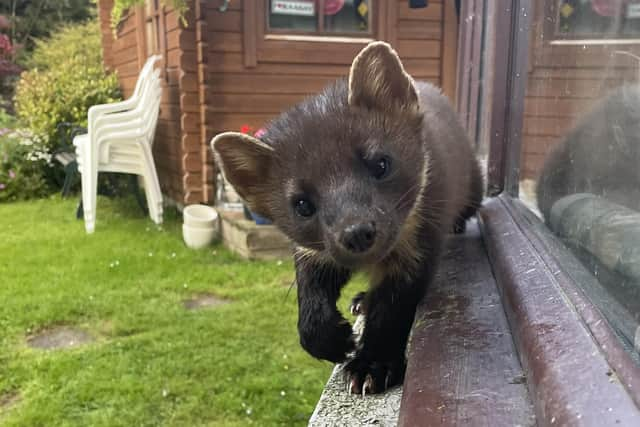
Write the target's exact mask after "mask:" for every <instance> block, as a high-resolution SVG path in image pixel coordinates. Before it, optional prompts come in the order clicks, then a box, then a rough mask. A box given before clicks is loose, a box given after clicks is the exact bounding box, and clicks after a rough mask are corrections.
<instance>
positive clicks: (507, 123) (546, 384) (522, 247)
mask: <svg viewBox="0 0 640 427" xmlns="http://www.w3.org/2000/svg"><path fill="white" fill-rule="evenodd" d="M487 1H490V0H487ZM533 5H534V1H533V0H514V1H513V2H511V4H510V6H511V7H510V8H505V7H503V8H498V9H496V11H495V12H496V14H495V16H492V17H491V18H490V19H489V21H488V22H490V24H491V25H493V26H496V27H498V28H502V29H503V30H502V31H500V32H497V33H496V34H495V37H494V39H493V40H491V42H490V43H489V44H490V45H492V46H493V49H494V52H493V59H492V63H491V64H489V65H488V66H489V68H490V69H489V71H488V72H485V75H489V76H492V77H491V79H492V82H491V84H492V94H491V99H490V101H489V102H488V103H489V104H490V105H488V108H489V109H490V117H491V120H490V124H489V126H490V131H489V132H488V135H490V140H489V156H488V165H487V170H488V189H489V195H490V196H491V197H490V198H489V199H487V200H485V203H484V205H483V207H482V208H481V210H480V213H479V221H480V225H481V230H482V235H483V239H484V242H485V246H486V248H487V253H488V256H489V259H490V262H491V265H492V269H493V273H494V276H495V278H496V281H497V283H498V287H499V290H500V294H501V300H502V305H503V307H504V309H505V312H506V313H507V318H508V320H509V324H510V328H511V331H512V335H513V338H514V343H515V345H516V348H517V350H518V355H519V358H520V362H521V364H522V366H523V368H524V370H525V372H526V373H527V377H528V379H527V387H528V388H529V392H530V396H531V398H532V400H533V404H534V408H535V412H536V416H537V422H538V424H539V425H551V424H553V423H555V422H559V423H560V424H567V425H574V424H575V425H582V423H581V422H580V421H578V419H576V408H579V410H580V411H583V412H581V417H584V418H583V419H584V420H588V421H595V420H597V419H602V420H604V419H607V418H606V417H607V416H606V415H603V414H607V413H617V414H624V415H625V416H627V415H629V416H630V417H632V418H633V417H636V418H634V419H640V418H638V417H640V364H639V363H638V359H639V358H638V357H637V356H638V355H636V354H634V353H633V352H631V351H628V350H629V348H628V347H626V346H625V344H624V342H623V341H622V340H620V339H619V335H618V334H617V332H616V331H615V329H614V328H613V327H612V326H611V324H609V322H608V321H607V319H606V317H605V315H603V312H602V311H601V310H600V309H599V308H598V307H597V306H596V305H595V304H594V303H593V302H592V301H591V299H590V297H589V295H587V294H586V292H585V291H584V290H583V287H582V286H581V284H582V283H585V280H595V279H593V278H592V275H591V274H590V273H589V272H588V271H587V270H586V269H585V268H584V267H583V266H582V264H580V262H579V261H578V260H577V259H575V257H573V255H572V254H571V252H570V251H569V250H568V249H567V248H566V247H565V246H564V244H562V242H561V241H560V240H559V239H557V237H556V236H554V235H553V234H552V233H551V232H550V231H549V230H548V229H547V228H546V227H545V226H544V224H543V223H542V222H541V221H540V219H539V218H538V217H537V216H535V215H534V214H533V213H531V212H530V211H529V210H528V208H526V207H525V206H524V204H522V203H521V202H520V201H519V199H518V191H519V171H520V151H521V145H522V144H521V138H522V135H521V129H522V124H523V113H524V103H525V98H524V95H525V89H526V85H527V76H528V62H529V61H530V60H531V52H529V49H530V46H531V44H530V37H531V26H532V15H533V12H534V10H533ZM464 25H469V24H468V23H466V22H465V20H462V21H461V26H464ZM461 31H462V29H461ZM458 69H459V70H461V69H464V64H461V66H460V67H459V68H458ZM459 72H460V71H459ZM577 277H579V278H580V279H579V280H580V282H578V281H577V279H576V278H577ZM590 278H591V279H590ZM560 319H562V320H560ZM542 327H546V328H548V329H545V330H544V331H543V330H542V329H541V328H542ZM586 348H590V349H591V351H589V352H588V353H585V352H584V350H585V349H586ZM567 361H571V366H569V367H568V365H567V364H566V362H567ZM563 363H564V364H563ZM611 378H615V379H616V381H611ZM601 393H606V397H607V398H608V397H609V396H610V394H609V393H613V394H615V395H616V396H617V398H616V400H615V401H614V402H613V403H612V405H611V406H609V407H608V408H603V407H602V404H601V402H602V401H604V400H607V399H604V398H603V395H602V394H601ZM608 400H609V401H610V399H608ZM558 402H562V405H558ZM604 424H607V422H605V421H603V425H604Z"/></svg>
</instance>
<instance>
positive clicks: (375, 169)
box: [369, 156, 391, 179]
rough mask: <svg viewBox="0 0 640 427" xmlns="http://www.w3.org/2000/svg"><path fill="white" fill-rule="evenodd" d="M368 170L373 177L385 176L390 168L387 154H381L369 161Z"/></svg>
mask: <svg viewBox="0 0 640 427" xmlns="http://www.w3.org/2000/svg"><path fill="white" fill-rule="evenodd" d="M369 170H370V171H371V175H372V176H373V177H374V178H375V179H383V178H386V177H387V176H388V175H389V171H390V170H391V160H390V159H389V158H388V157H387V156H382V157H380V158H378V159H376V160H374V161H372V162H371V163H369Z"/></svg>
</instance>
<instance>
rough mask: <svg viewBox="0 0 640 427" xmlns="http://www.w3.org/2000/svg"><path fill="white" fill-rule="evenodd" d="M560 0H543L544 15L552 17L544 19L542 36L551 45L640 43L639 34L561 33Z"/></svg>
mask: <svg viewBox="0 0 640 427" xmlns="http://www.w3.org/2000/svg"><path fill="white" fill-rule="evenodd" d="M559 1H560V0H544V12H543V13H544V16H553V17H554V19H552V20H548V19H544V20H543V21H544V24H543V26H542V33H543V35H542V38H543V39H544V40H545V41H547V42H549V44H552V45H565V46H572V45H576V46H577V45H580V46H582V45H611V44H613V45H629V44H632V45H635V44H640V34H636V35H630V36H624V35H623V34H619V35H616V36H615V37H603V35H602V34H598V33H580V34H563V33H561V32H560V31H559V30H558V26H559V25H560V20H559V19H558V14H559V10H558V3H559Z"/></svg>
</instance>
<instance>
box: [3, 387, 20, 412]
mask: <svg viewBox="0 0 640 427" xmlns="http://www.w3.org/2000/svg"><path fill="white" fill-rule="evenodd" d="M18 402H20V393H18V392H17V391H9V392H6V393H1V394H0V413H2V412H4V411H8V410H9V409H11V408H12V407H13V406H15V405H16V404H18Z"/></svg>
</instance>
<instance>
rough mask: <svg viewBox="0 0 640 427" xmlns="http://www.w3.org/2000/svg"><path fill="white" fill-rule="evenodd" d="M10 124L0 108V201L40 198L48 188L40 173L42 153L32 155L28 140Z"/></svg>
mask: <svg viewBox="0 0 640 427" xmlns="http://www.w3.org/2000/svg"><path fill="white" fill-rule="evenodd" d="M14 126H15V121H14V120H13V119H12V118H11V117H10V116H9V115H8V114H6V113H5V112H4V110H1V109H0V203H1V202H7V201H15V200H21V199H28V198H31V197H41V196H44V195H45V194H47V193H48V191H49V189H48V186H47V183H46V182H45V180H44V178H43V174H42V170H43V168H45V167H46V164H47V158H46V155H45V157H44V158H42V157H41V156H38V155H37V154H35V152H34V147H33V143H32V140H31V139H29V138H25V137H24V135H21V134H20V133H19V132H17V131H15V130H13V129H12V128H13V127H14Z"/></svg>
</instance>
